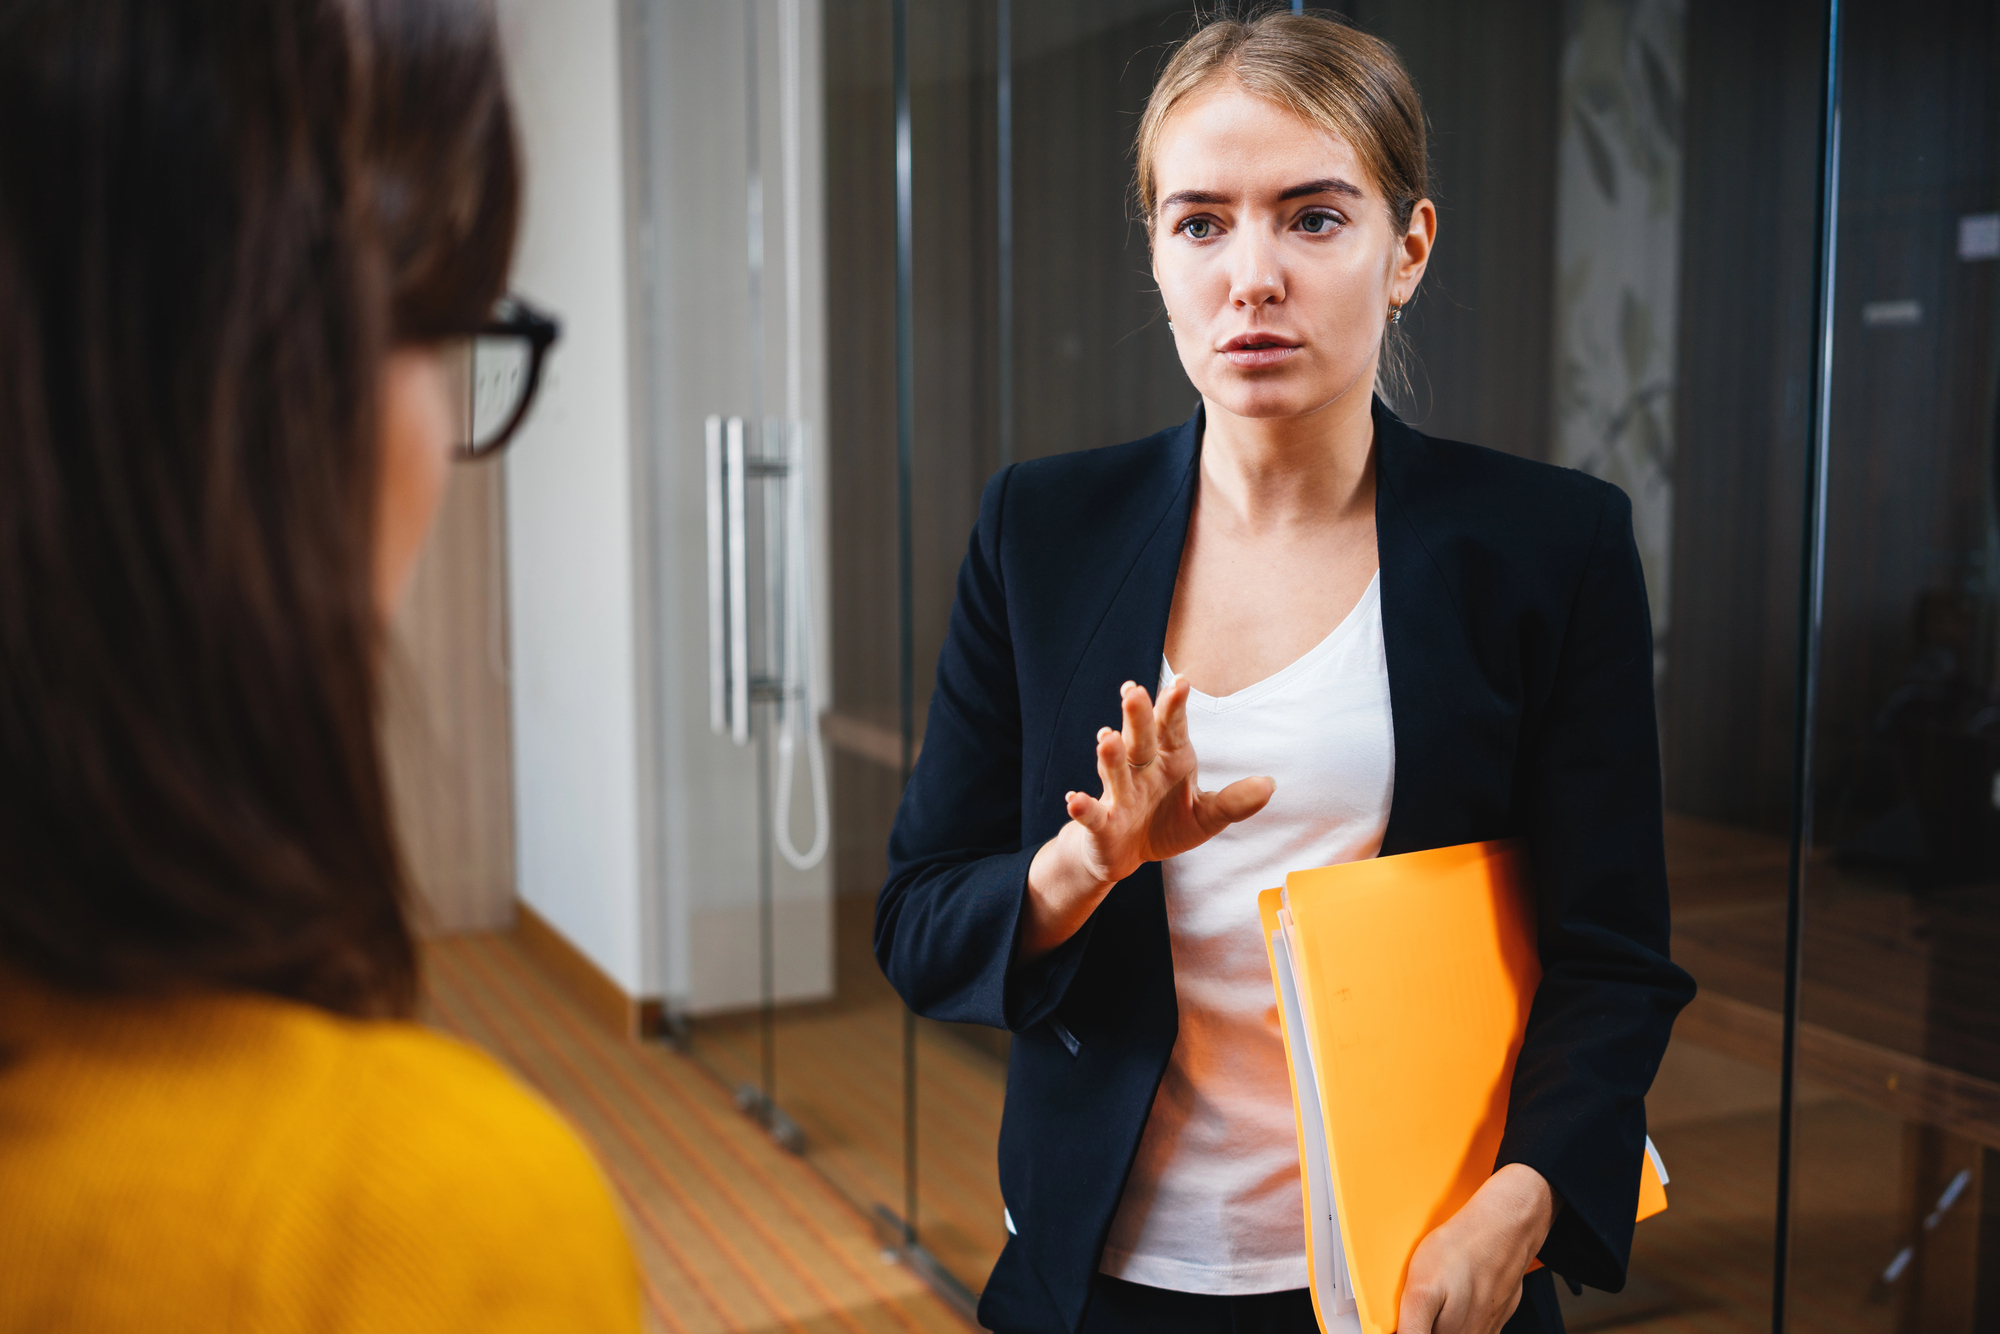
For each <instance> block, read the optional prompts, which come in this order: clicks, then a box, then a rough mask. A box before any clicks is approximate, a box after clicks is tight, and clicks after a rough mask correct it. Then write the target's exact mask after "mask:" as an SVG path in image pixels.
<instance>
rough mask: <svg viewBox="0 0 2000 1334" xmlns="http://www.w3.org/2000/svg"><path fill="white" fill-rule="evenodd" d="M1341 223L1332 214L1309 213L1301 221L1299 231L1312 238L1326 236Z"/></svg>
mask: <svg viewBox="0 0 2000 1334" xmlns="http://www.w3.org/2000/svg"><path fill="white" fill-rule="evenodd" d="M1339 223H1340V219H1338V218H1336V217H1334V216H1333V215H1332V214H1331V213H1308V214H1306V215H1305V216H1304V217H1303V218H1300V219H1299V230H1300V231H1302V232H1305V233H1306V234H1308V235H1310V236H1324V235H1326V234H1327V233H1328V232H1330V231H1332V230H1333V229H1334V228H1335V227H1336V226H1338V225H1339Z"/></svg>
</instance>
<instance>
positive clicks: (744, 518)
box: [723, 417, 750, 746]
mask: <svg viewBox="0 0 2000 1334" xmlns="http://www.w3.org/2000/svg"><path fill="white" fill-rule="evenodd" d="M743 465H744V456H743V419H742V418H741V417H731V418H730V419H729V420H728V422H726V423H725V424H724V427H723V473H724V475H723V484H724V490H725V491H726V492H727V494H728V504H729V736H730V739H731V740H733V741H734V742H735V743H736V744H737V745H739V746H747V745H749V744H750V556H749V534H748V532H747V531H746V530H747V528H748V526H749V515H748V512H747V506H746V504H745V501H744V466H743Z"/></svg>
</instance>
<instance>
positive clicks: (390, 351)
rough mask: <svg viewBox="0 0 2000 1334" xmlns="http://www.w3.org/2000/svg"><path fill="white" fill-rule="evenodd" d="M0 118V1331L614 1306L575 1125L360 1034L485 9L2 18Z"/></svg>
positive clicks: (405, 996)
mask: <svg viewBox="0 0 2000 1334" xmlns="http://www.w3.org/2000/svg"><path fill="white" fill-rule="evenodd" d="M0 124H4V125H5V126H6V127H7V128H6V131H5V133H4V134H0V1329H6V1330H22V1331H27V1330H34V1331H37V1334H43V1332H46V1331H70V1330H75V1331H85V1330H88V1331H120V1330H142V1329H143V1330H148V1331H161V1330H183V1329H184V1330H191V1331H192V1330H200V1331H221V1330H258V1331H286V1330H326V1331H347V1330H353V1331H362V1330H366V1331H397V1330H467V1331H472V1330H477V1331H482V1334H484V1332H488V1331H502V1330H519V1331H526V1330H636V1329H637V1328H638V1323H639V1321H638V1301H637V1291H638V1288H637V1274H636V1270H635V1267H634V1264H633V1260H632V1256H631V1252H630V1249H629V1246H628V1244H627V1243H626V1241H625V1238H624V1235H623V1231H622V1227H621V1224H620V1221H619V1219H618V1216H617V1213H616V1210H615V1209H614V1207H613V1204H612V1202H611V1200H610V1198H609V1196H608V1193H607V1191H606V1189H605V1185H604V1182H603V1180H602V1178H601V1177H600V1175H599V1174H598V1172H597V1170H596V1168H595V1166H594V1164H593V1163H592V1161H591V1159H590V1157H589V1155H588V1154H587V1153H586V1152H585V1150H584V1149H583V1147H582V1146H581V1145H580V1144H579V1143H578V1141H577V1140H576V1138H575V1136H574V1135H573V1134H572V1133H571V1132H570V1131H569V1130H568V1129H567V1128H565V1126H564V1125H563V1124H562V1123H561V1122H560V1121H559V1120H558V1119H557V1118H556V1117H555V1115H554V1114H553V1113H551V1112H550V1111H549V1110H548V1109H547V1108H546V1107H544V1106H543V1105H542V1104H541V1103H539V1102H538V1101H536V1100H535V1099H534V1098H533V1097H532V1096H530V1095H529V1094H527V1093H526V1092H524V1091H523V1090H522V1089H521V1088H519V1087H518V1086H517V1085H516V1084H515V1083H514V1082H513V1081H512V1080H511V1079H509V1077H508V1076H507V1075H506V1074H505V1073H504V1072H502V1071H501V1070H500V1069H499V1068H498V1067H497V1066H496V1065H495V1064H494V1063H493V1062H491V1061H490V1060H488V1059H486V1058H485V1057H483V1056H481V1055H479V1054H478V1053H476V1052H474V1051H472V1050H470V1049H468V1048H465V1047H463V1046H460V1045H458V1044H456V1043H453V1042H450V1041H447V1040H444V1039H442V1038H440V1037H437V1036H434V1035H432V1034H430V1033H428V1032H427V1031H426V1030H424V1029H422V1028H420V1027H418V1026H416V1025H413V1024H411V1023H408V1022H405V1020H404V1016H407V1015H408V1014H409V1012H410V1010H411V1006H412V1004H413V999H414V995H415V992H416V962H415V950H414V947H413V944H412V940H411V934H410V928H409V925H408V923H407V921H406V919H405V914H404V906H403V903H404V892H405V886H404V882H403V876H402V872H401V869H400V867H399V865H398V858H397V850H396V841H395V836H394V833H393V831H392V829H391V825H390V817H389V810H388V806H387V802H386V799H385V795H384V780H383V766H382V761H381V757H380V755H379V754H378V752H377V748H376V740H375V736H376V715H377V705H378V700H379V694H380V692H379V684H378V669H379V667H380V660H381V657H382V647H383V641H384V638H385V626H386V623H387V621H388V618H389V615H390V612H391V609H392V608H393V606H394V605H395V603H396V601H397V599H398V597H399V596H400V594H401V591H402V588H403V586H404V584H405V583H406V582H407V580H408V577H409V575H410V571H411V567H412V565H413V563H414V561H415V559H416V556H417V552H418V550H419V548H420V546H421V545H422V542H423V538H424V534H425V532H426V530H427V529H428V528H429V526H430V523H431V520H432V517H433V515H434V514H435V512H436V509H437V505H438V501H439V498H440V495H441V492H442V488H443V485H444V474H445V470H446V468H447V467H448V466H449V459H450V457H451V454H452V451H453V447H454V444H457V445H460V446H470V445H472V444H474V443H477V442H475V441H472V440H470V439H467V438H465V437H464V435H463V432H462V428H461V427H460V425H459V423H458V421H457V419H456V416H455V414H454V411H453V405H454V403H455V402H456V397H455V395H454V393H453V392H452V390H451V388H450V385H451V361H450V353H449V348H450V346H451V344H452V343H453V340H455V339H459V338H461V337H462V336H464V335H467V334H470V333H472V332H474V331H476V330H479V329H480V328H481V327H482V326H483V325H486V324H487V323H488V321H489V319H490V318H492V316H493V313H494V311H495V306H496V300H497V299H498V298H499V297H500V295H501V293H502V288H503V285H504V281H505V277H506V272H507V266H508V260H509V252H510V250H511V247H512V244H513V236H514V229H515V219H516V213H517V207H518V184H517V166H516V157H515V146H514V141H513V130H512V123H511V119H510V113H509V110H508V106H507V102H506V98H505V94H504V89H503V84H502V77H501V70H500V66H499V58H498V51H497V46H496V36H495V32H494V26H493V19H492V16H491V14H490V12H489V11H488V9H487V7H486V6H485V5H484V4H483V3H478V2H477V0H176V2H175V3H160V2H159V0H63V3H11V4H6V5H4V6H0ZM514 324H515V325H517V326H518V327H519V328H520V329H521V330H522V332H523V336H524V337H525V338H526V339H527V340H528V341H529V342H530V343H531V344H532V345H534V346H537V347H539V346H543V345H545V344H546V342H547V339H548V335H549V329H548V326H547V325H546V324H538V323H536V322H534V321H532V320H528V319H525V318H518V317H517V318H516V319H515V320H514ZM487 443H494V442H493V441H491V440H489V441H487Z"/></svg>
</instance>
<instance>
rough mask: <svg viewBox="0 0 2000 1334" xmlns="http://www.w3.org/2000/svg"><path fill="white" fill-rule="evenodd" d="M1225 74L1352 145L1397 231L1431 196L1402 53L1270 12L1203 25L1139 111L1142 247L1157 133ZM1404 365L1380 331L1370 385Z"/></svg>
mask: <svg viewBox="0 0 2000 1334" xmlns="http://www.w3.org/2000/svg"><path fill="white" fill-rule="evenodd" d="M1224 78H1230V79H1234V80H1235V81H1236V82H1237V84H1239V85H1240V86H1241V87H1242V88H1243V90H1244V91H1245V92H1248V93H1253V94H1255V95H1256V96H1258V97H1262V98H1266V99H1268V100H1269V101H1272V102H1275V103H1277V104H1278V105H1279V106H1281V107H1283V108H1285V109H1286V110H1287V111H1289V112H1291V113H1292V114H1293V115H1295V116H1297V117H1298V118H1299V119H1300V120H1303V121H1305V122H1306V124H1308V125H1311V126H1314V127H1315V128H1317V129H1320V130H1323V131H1326V132H1327V133H1330V134H1335V135H1338V136H1339V137H1340V138H1342V139H1345V140H1346V141H1347V142H1348V143H1349V144H1351V145H1353V147H1354V151H1355V153H1356V154H1357V155H1359V157H1360V158H1361V164H1362V166H1363V167H1365V168H1367V170H1368V173H1369V175H1371V176H1373V177H1374V178H1375V184H1376V186H1377V187H1378V188H1379V189H1380V190H1381V191H1382V194H1383V197H1384V199H1385V200H1386V201H1387V203H1388V206H1389V218H1390V221H1391V222H1392V223H1393V224H1394V225H1395V230H1396V232H1397V234H1398V235H1400V234H1401V233H1402V232H1404V231H1405V230H1406V229H1408V227H1409V225H1410V217H1411V214H1412V213H1413V212H1414V211H1415V210H1416V206H1417V202H1418V201H1419V200H1422V199H1425V198H1428V197H1429V195H1430V161H1429V155H1428V152H1427V145H1426V135H1425V129H1424V106H1423V101H1422V99H1421V98H1419V97H1418V96H1417V88H1416V85H1415V84H1414V83H1412V82H1411V81H1410V73H1409V71H1408V70H1406V69H1404V68H1403V62H1402V59H1401V57H1399V56H1398V55H1397V54H1396V49H1395V48H1394V47H1392V46H1390V45H1389V44H1388V43H1387V42H1385V41H1383V40H1381V39H1380V38H1378V37H1370V36H1369V35H1368V34H1367V33H1364V32H1360V31H1357V30H1356V29H1354V28H1350V27H1348V26H1347V25H1346V24H1345V23H1341V22H1339V21H1337V20H1335V19H1331V18H1326V17H1323V16H1321V15H1318V14H1292V13H1287V12H1284V11H1282V10H1274V11H1267V12H1265V13H1263V14H1259V15H1255V16H1253V17H1251V18H1247V19H1241V18H1218V19H1214V20H1212V21H1210V22H1209V23H1206V24H1204V25H1203V26H1202V27H1201V28H1200V29H1199V30H1197V31H1196V32H1195V34H1194V35H1193V36H1192V37H1189V38H1188V39H1187V41H1185V42H1183V43H1182V44H1181V46H1180V49H1179V50H1177V51H1175V52H1174V54H1173V58H1172V59H1171V60H1169V61H1168V62H1167V65H1166V68H1165V69H1163V70H1161V71H1160V77H1159V78H1158V79H1157V80H1156V81H1155V82H1154V84H1153V93H1152V96H1151V97H1149V98H1147V99H1146V110H1145V112H1144V114H1143V115H1141V116H1140V117H1139V134H1138V139H1137V143H1136V146H1135V147H1136V159H1137V160H1136V165H1135V170H1134V172H1133V181H1132V193H1133V202H1134V203H1135V204H1136V205H1137V207H1138V210H1139V216H1140V217H1141V218H1142V219H1143V220H1144V221H1145V224H1146V235H1147V238H1148V241H1149V243H1150V240H1151V237H1152V235H1153V228H1154V226H1155V224H1156V222H1157V217H1156V215H1157V212H1158V209H1159V203H1160V195H1159V176H1158V175H1157V173H1156V172H1155V171H1154V170H1153V157H1154V155H1155V154H1156V153H1157V152H1158V151H1159V146H1160V132H1161V130H1162V129H1163V128H1164V127H1165V125H1166V123H1167V118H1168V117H1169V116H1171V115H1173V113H1174V109H1175V108H1176V107H1178V106H1180V104H1181V103H1183V102H1185V101H1187V99H1188V98H1190V97H1192V96H1194V95H1195V94H1196V93H1198V92H1201V91H1202V90H1203V89H1205V88H1207V87H1208V86H1210V85H1211V84H1213V83H1216V82H1218V81H1220V80H1222V79H1224ZM1412 295H1414V293H1413V294H1412ZM1388 328H1389V326H1387V325H1385V331H1386V330H1387V329H1388ZM1404 362H1405V349H1404V347H1403V343H1402V340H1401V339H1400V338H1395V337H1385V338H1384V340H1383V347H1382V362H1381V371H1380V373H1379V375H1378V378H1377V385H1378V388H1380V387H1382V386H1383V385H1393V386H1395V387H1397V388H1399V389H1405V390H1406V389H1407V387H1408V375H1407V371H1406V368H1405V365H1404ZM1386 396H1387V395H1386V394H1385V397H1386Z"/></svg>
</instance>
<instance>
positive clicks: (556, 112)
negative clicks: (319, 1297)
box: [499, 0, 651, 995]
mask: <svg viewBox="0 0 2000 1334" xmlns="http://www.w3.org/2000/svg"><path fill="white" fill-rule="evenodd" d="M499 9H500V27H501V35H502V41H503V42H504V44H505V47H506V52H507V59H508V67H509V77H510V80H511V83H512V86H513V92H514V99H515V106H516V108H517V111H518V114H519V118H520V127H521V142H522V148H523V151H524V156H525V158H526V166H527V196H526V203H527V207H526V214H525V217H524V220H523V224H524V225H523V229H522V234H521V241H520V248H519V250H518V252H517V255H516V259H515V265H514V279H513V282H514V286H515V287H516V289H518V290H519V291H521V292H522V293H524V294H525V295H527V296H528V297H530V298H531V299H533V300H535V301H537V302H539V303H541V304H542V305H544V306H546V307H548V308H549V309H551V310H553V311H554V312H555V313H556V314H557V316H558V317H559V318H560V319H561V320H562V324H563V336H562V342H561V343H560V344H559V345H558V346H557V348H556V350H555V352H554V354H553V356H552V359H551V362H550V365H549V377H548V380H547V382H546V383H545V385H544V387H543V392H542V398H541V400H540V402H539V403H538V404H537V406H536V409H535V412H534V415H533V417H532V418H531V420H530V421H529V422H528V423H527V424H526V426H525V427H524V428H523V430H522V432H521V434H520V436H519V437H517V438H516V439H515V441H514V442H513V444H512V445H511V446H509V449H508V454H507V559H508V585H509V589H508V591H509V598H508V621H509V625H508V629H509V634H510V638H511V646H512V662H513V718H514V792H515V827H516V830H517V834H516V837H517V839H518V846H517V857H518V862H517V867H518V869H517V878H518V885H519V892H520V895H521V898H522V899H523V900H524V901H526V902H527V903H528V905H529V906H530V907H532V908H533V909H534V910H535V911H536V912H538V913H540V914H541V915H542V916H543V917H544V918H546V919H547V920H548V921H549V922H550V923H551V924H552V925H553V926H555V927H556V929H557V930H559V931H561V932H562V933H563V935H565V936H566V937H568V938H569V940H570V941H571V942H572V943H574V944H575V945H576V946H577V947H578V948H579V949H581V950H582V951H583V952H584V953H585V954H587V955H588V956H589V957H590V958H591V959H592V960H593V961H595V962H596V964H597V965H598V967H600V968H602V969H603V970H604V971H605V973H607V974H608V975H609V976H610V977H611V978H612V980H613V981H615V982H617V983H618V984H619V986H621V987H623V988H625V990H626V991H627V993H628V994H632V995H640V994H644V993H646V992H647V991H649V990H650V989H651V988H650V987H649V986H648V984H649V982H651V979H650V978H649V977H648V976H647V973H648V971H649V970H648V967H647V964H648V960H647V958H646V956H647V954H648V953H649V952H648V951H647V950H645V949H643V948H642V944H641V942H642V934H641V920H642V913H641V898H642V887H641V881H640V809H641V793H640V785H639V755H638V750H639V720H638V710H637V698H636V693H635V692H636V690H637V687H638V681H637V676H636V659H635V640H636V634H637V631H636V614H637V604H636V601H635V590H634V546H633V541H634V531H633V530H634V523H633V514H632V474H633V456H632V413H631V411H630V389H631V385H630V380H629V376H628V361H627V355H628V341H629V321H628V317H627V315H628V312H627V291H628V274H627V269H626V255H625V240H626V228H625V222H624V219H625V170H624V160H623V139H622V107H621V100H620V99H621V80H620V60H619V25H618V6H617V4H616V0H501V3H500V6H499Z"/></svg>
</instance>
